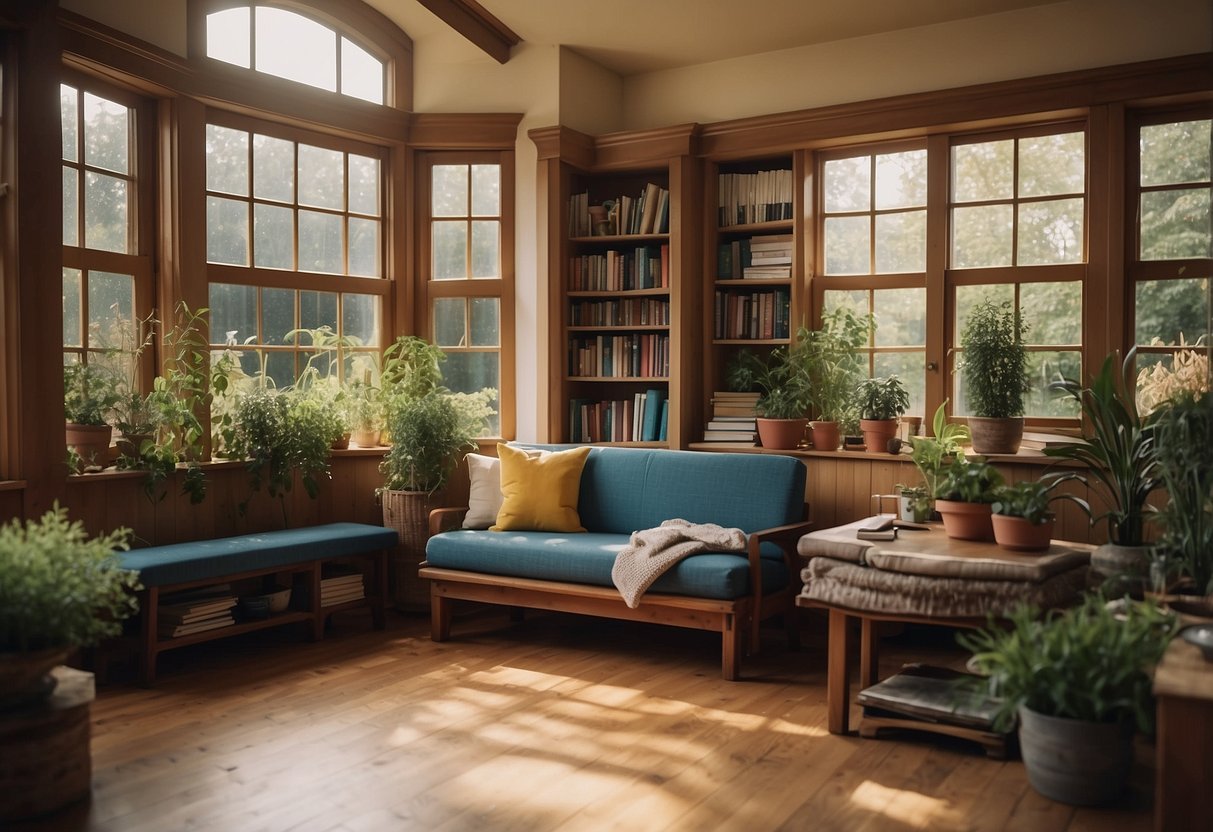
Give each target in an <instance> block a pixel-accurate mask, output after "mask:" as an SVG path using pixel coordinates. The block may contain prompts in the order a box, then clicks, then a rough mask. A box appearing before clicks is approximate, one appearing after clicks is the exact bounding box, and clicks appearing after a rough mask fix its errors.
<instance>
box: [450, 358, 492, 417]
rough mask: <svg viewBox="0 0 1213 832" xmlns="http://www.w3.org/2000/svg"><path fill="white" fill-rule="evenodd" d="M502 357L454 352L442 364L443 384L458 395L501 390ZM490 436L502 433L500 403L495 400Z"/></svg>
mask: <svg viewBox="0 0 1213 832" xmlns="http://www.w3.org/2000/svg"><path fill="white" fill-rule="evenodd" d="M500 365H501V357H500V355H499V354H498V353H496V352H452V353H449V354H448V355H447V357H446V361H445V362H443V364H442V383H443V384H445V385H446V386H447V387H449V388H450V389H451V390H453V391H455V392H456V393H475V392H477V391H479V390H483V389H484V388H486V387H492V388H493V389H495V390H500V389H501V372H500ZM491 407H492V408H493V418H492V419H490V420H489V435H490V436H492V435H495V434H497V433H500V431H501V419H500V416H499V415H498V410H499V408H500V402H499V401H498V400H496V399H494V400H493V402H492V404H491Z"/></svg>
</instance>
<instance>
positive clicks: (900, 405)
mask: <svg viewBox="0 0 1213 832" xmlns="http://www.w3.org/2000/svg"><path fill="white" fill-rule="evenodd" d="M855 405H856V407H857V408H858V409H859V418H861V419H877V420H880V419H896V418H897V417H898V416H900V415H901V414H903V413H905V412H906V408H908V407H909V406H910V394H909V393H908V392H906V388H905V385H904V384H902V383H901V379H899V378H898V377H897V376H887V377H886V378H865V379H864V380H863V381H861V382H859V384H858V385H857V386H856V387H855Z"/></svg>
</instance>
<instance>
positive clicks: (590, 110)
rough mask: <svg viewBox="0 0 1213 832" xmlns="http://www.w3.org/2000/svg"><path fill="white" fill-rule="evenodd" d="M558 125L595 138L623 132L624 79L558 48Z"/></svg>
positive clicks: (586, 59)
mask: <svg viewBox="0 0 1213 832" xmlns="http://www.w3.org/2000/svg"><path fill="white" fill-rule="evenodd" d="M560 123H561V124H563V125H565V126H566V127H572V128H573V129H574V130H580V131H581V132H583V133H589V134H590V135H592V136H597V135H600V134H602V133H612V132H614V131H616V130H622V129H624V128H623V125H624V108H623V79H622V78H620V77H619V76H618V75H616V74H615V73H614V72H611V71H610V70H609V69H604V68H603V67H602V66H600V65H599V64H596V63H594V62H593V61H591V60H590V59H588V58H585V57H582V56H581V55H579V54H578V53H576V52H574V51H573V50H572V49H569V48H568V47H567V46H562V47H560Z"/></svg>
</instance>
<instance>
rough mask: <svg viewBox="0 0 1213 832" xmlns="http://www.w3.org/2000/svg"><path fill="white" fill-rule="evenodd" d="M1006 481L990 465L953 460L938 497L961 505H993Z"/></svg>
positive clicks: (941, 484) (983, 462)
mask: <svg viewBox="0 0 1213 832" xmlns="http://www.w3.org/2000/svg"><path fill="white" fill-rule="evenodd" d="M1003 482H1004V480H1003V477H1002V474H1000V473H999V472H998V469H997V468H995V467H994V466H993V465H991V464H990V463H988V462H986V461H984V460H982V459H980V458H978V459H975V460H965V459H956V460H953V461H952V462H951V463H950V464H949V465H948V467H947V469H946V470H945V472H944V477H943V479H942V480H941V481H940V483H939V490H938V492H937V493H936V495H935V496H936V497H937V498H938V499H940V500H953V501H956V502H961V503H993V502H994V501H995V500H996V499H997V496H996V494H997V491H998V488H999V487H1000V486H1002V484H1003Z"/></svg>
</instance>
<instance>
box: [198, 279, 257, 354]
mask: <svg viewBox="0 0 1213 832" xmlns="http://www.w3.org/2000/svg"><path fill="white" fill-rule="evenodd" d="M209 300H210V303H209V306H210V308H211V343H212V344H229V343H230V344H243V343H244V341H245V339H247V338H248V337H249V336H256V334H257V290H256V289H255V288H254V287H252V286H235V285H233V284H230V283H212V284H211V288H210V298H209Z"/></svg>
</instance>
